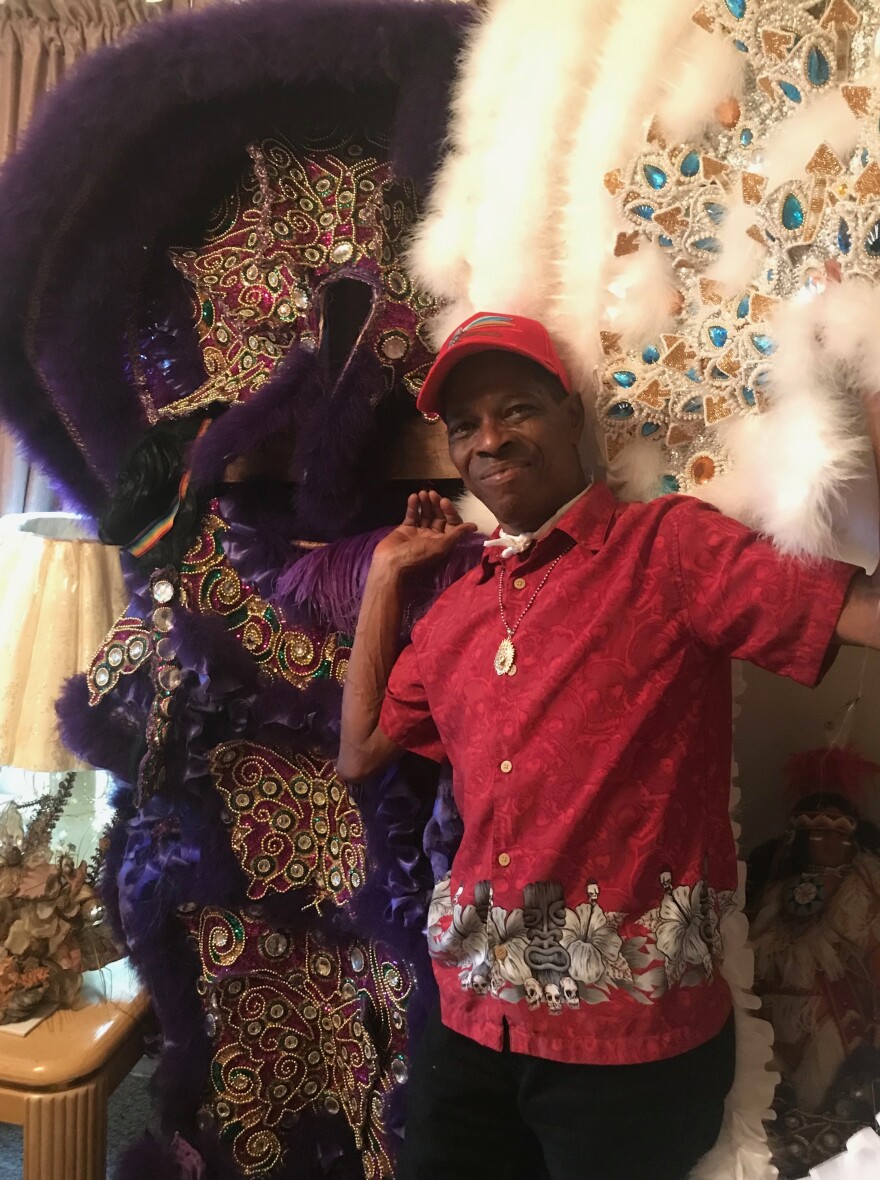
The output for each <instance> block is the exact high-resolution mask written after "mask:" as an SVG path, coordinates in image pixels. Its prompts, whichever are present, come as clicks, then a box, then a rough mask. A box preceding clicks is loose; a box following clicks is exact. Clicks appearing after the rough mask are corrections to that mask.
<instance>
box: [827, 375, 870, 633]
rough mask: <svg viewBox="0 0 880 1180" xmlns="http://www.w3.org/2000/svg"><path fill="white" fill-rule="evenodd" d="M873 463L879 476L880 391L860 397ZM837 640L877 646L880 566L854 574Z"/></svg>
mask: <svg viewBox="0 0 880 1180" xmlns="http://www.w3.org/2000/svg"><path fill="white" fill-rule="evenodd" d="M863 402H864V407H865V418H866V420H867V423H868V434H869V436H870V439H871V449H872V450H873V452H874V463H875V466H876V468H877V474H878V477H880V393H874V394H871V395H869V396H866V397H865V398H864V399H863ZM837 638H838V640H839V641H840V642H841V643H848V644H853V645H855V646H858V647H873V648H880V567H878V568H877V569H876V570H875V571H874V573H873V574H864V573H862V574H856V576H855V577H854V578H853V580H852V583H851V585H850V588H849V593H848V595H847V597H846V601H845V603H844V605H843V610H842V611H841V612H840V618H839V619H838V621H837Z"/></svg>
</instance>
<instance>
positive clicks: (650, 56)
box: [547, 0, 694, 389]
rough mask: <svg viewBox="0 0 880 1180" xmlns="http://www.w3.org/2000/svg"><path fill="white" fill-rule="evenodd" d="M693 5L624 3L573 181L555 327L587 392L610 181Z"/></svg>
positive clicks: (575, 158) (582, 124) (584, 119)
mask: <svg viewBox="0 0 880 1180" xmlns="http://www.w3.org/2000/svg"><path fill="white" fill-rule="evenodd" d="M693 11H694V5H693V2H692V0H663V2H662V3H654V2H652V0H619V3H618V5H617V12H616V19H615V21H614V24H613V25H612V26H611V29H610V31H609V33H608V35H607V37H606V38H605V42H604V45H603V47H602V51H601V56H600V60H599V66H598V69H597V72H596V77H595V80H594V82H593V86H592V88H591V90H590V92H589V94H588V95H587V100H586V104H585V105H584V107H583V110H582V112H581V114H580V120H579V124H578V127H577V131H576V133H575V136H574V140H573V149H572V151H571V152H570V154H569V157H568V161H567V165H566V166H567V175H566V176H565V187H566V192H565V203H564V206H563V207H562V209H561V211H560V213H559V218H560V227H561V235H560V237H559V238H558V240H557V248H556V257H555V259H554V266H555V269H556V271H557V273H558V275H559V296H558V299H556V300H555V301H554V303H553V304H552V305H551V307H550V313H549V319H548V320H547V326H548V328H550V330H551V332H553V333H554V334H555V335H556V336H557V337H558V339H559V340H560V341H562V342H564V345H565V347H566V349H567V350H568V355H567V358H566V359H567V360H568V362H569V364H570V366H571V369H572V377H573V379H574V382H575V384H576V385H577V386H578V387H579V388H581V389H587V388H588V387H589V385H590V383H591V381H592V378H593V376H594V369H595V367H596V365H597V363H598V361H599V334H598V332H599V321H600V319H601V314H602V305H603V302H604V287H605V282H606V276H607V270H608V264H609V261H610V257H611V253H610V252H611V248H612V247H613V245H614V241H615V230H616V228H617V227H618V226H619V219H618V215H617V212H616V209H615V206H614V202H613V201H612V200H611V199H610V197H609V195H608V192H607V190H606V189H605V185H604V176H605V174H606V173H607V172H610V171H612V170H613V169H614V168H616V167H617V166H618V165H619V164H620V163H621V162H622V161H623V160H626V159H628V158H629V157H630V156H631V155H633V154H634V151H636V150H638V146H639V142H640V140H641V137H642V134H643V131H644V129H645V119H646V117H647V115H648V114H649V113H650V112H651V111H653V110H655V109H656V107H657V103H658V100H659V96H660V93H661V87H662V85H663V79H664V77H665V76H666V75H667V72H668V71H670V69H671V66H672V54H673V50H674V48H675V46H676V45H677V44H678V43H679V42H680V40H681V38H682V36H683V34H684V32H685V30H686V29H688V28H689V24H690V20H691V17H692V15H693Z"/></svg>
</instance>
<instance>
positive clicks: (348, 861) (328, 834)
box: [210, 741, 366, 905]
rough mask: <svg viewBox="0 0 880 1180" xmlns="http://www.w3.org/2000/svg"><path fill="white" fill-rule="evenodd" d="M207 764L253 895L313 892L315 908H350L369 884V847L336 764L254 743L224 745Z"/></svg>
mask: <svg viewBox="0 0 880 1180" xmlns="http://www.w3.org/2000/svg"><path fill="white" fill-rule="evenodd" d="M210 759H211V772H212V774H213V776H214V785H215V786H216V787H217V790H218V791H220V793H221V794H222V795H223V797H224V799H225V801H226V805H227V810H228V812H229V814H230V816H231V822H232V848H233V850H234V852H235V854H236V856H237V857H238V859H239V860H240V862H241V865H242V867H243V869H244V871H245V873H246V874H247V877H248V897H250V898H252V899H254V900H259V899H260V898H262V897H264V896H265V895H266V894H267V893H273V892H274V893H286V892H287V891H288V890H290V889H297V888H303V887H311V888H313V889H314V890H315V897H316V900H315V904H316V905H319V904H320V903H321V902H322V901H330V902H332V903H333V904H334V905H345V904H347V903H348V902H350V901H351V900H352V898H353V896H354V894H355V892H356V891H357V890H358V889H359V888H360V886H361V884H362V883H363V881H364V876H365V870H366V842H365V838H364V830H363V823H362V822H361V817H360V813H359V812H358V810H357V808H356V807H355V805H354V803H353V802H352V799H351V797H350V795H349V791H348V787H347V786H346V785H345V784H344V783H343V782H341V781H340V780H339V779H338V778H337V776H336V771H335V769H334V766H333V763H332V762H327V761H326V760H324V759H322V758H320V757H317V756H311V755H307V754H301V753H287V754H281V753H279V752H278V751H276V750H273V749H270V748H269V747H268V746H265V745H258V744H257V743H256V742H249V741H234V742H224V743H223V744H222V745H220V746H217V747H216V749H215V750H213V751H212V752H211V755H210Z"/></svg>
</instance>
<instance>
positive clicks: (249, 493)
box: [220, 479, 299, 599]
mask: <svg viewBox="0 0 880 1180" xmlns="http://www.w3.org/2000/svg"><path fill="white" fill-rule="evenodd" d="M293 496H294V489H293V488H292V486H291V485H290V484H281V483H279V482H277V481H275V480H268V479H267V480H262V479H256V480H249V481H248V482H247V483H243V484H236V485H234V486H233V487H231V488H230V489H229V490H228V491H227V492H226V493H225V494H224V495H223V496H222V497H221V499H220V513H221V515H222V516H223V518H224V519H225V520H226V521H227V522H228V524H229V528H228V529H227V531H226V532H225V533H224V534H223V538H222V544H223V549H224V551H225V553H226V556H227V557H228V558H229V560H230V561H231V562H232V564H233V565H234V566H235V569H236V571H237V573H238V575H239V577H240V578H241V579H242V580H243V581H244V582H247V583H248V584H249V585H251V586H253V588H254V589H255V590H256V592H257V593H258V594H259V595H260V596H261V597H262V598H268V599H271V598H272V597H273V595H274V593H275V585H276V583H277V581H278V573H279V570H281V569H282V568H283V567H284V565H286V563H287V562H288V561H289V560H290V554H291V551H292V549H293V543H294V541H296V540H298V539H299V538H298V535H297V528H296V521H295V519H294V515H293Z"/></svg>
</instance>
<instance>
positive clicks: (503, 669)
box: [495, 545, 574, 676]
mask: <svg viewBox="0 0 880 1180" xmlns="http://www.w3.org/2000/svg"><path fill="white" fill-rule="evenodd" d="M573 547H574V546H573V545H569V546H568V548H567V549H563V551H562V552H561V553H560V554H559V556H558V557H554V559H553V560H552V561H551V562H550V564H549V565H548V566H547V572H546V573H545V574H544V576H543V578H542V579H541V581H540V582H539V583H538V585H537V587H536V589H535V592H534V594H533V595H532V597H531V598H530V599H529V601H528V602H527V603H526V605H525V606H524V607H523V612H522V614H521V615H520V616H519V618H518V619H517V620H516V622H515V623H514V624H513V626H512V627H511V625H510V623H508V621H507V615H506V613H505V611H504V574H505V570H504V566H502V567H501V576H500V577H499V579H498V609H499V610H500V611H501V622H502V623H503V624H504V630H505V631H506V632H507V634H506V635H505V637H504V638H503V639H502V640H501V642H500V643H499V644H498V651H496V653H495V671H496V673H497V674H498V675H499V676H515V675H516V648H515V647H514V646H513V637H514V635H515V634H516V632H517V631H518V630H519V625H520V623H521V622H522V621H523V619H524V618H525V617H526V615H527V614H528V613H529V611H530V610H531V609H532V604H533V603H534V601H535V599H536V598H537V597H538V595H539V594H540V593H541V591H542V590H543V589H544V586H545V585H546V584H547V579H548V578H549V577H550V575H551V574H552V573H553V571H554V569H556V566H557V565H558V564H559V562H560V561H561V560H562V558H563V557H565V555H566V553H568V551H569V549H572V548H573Z"/></svg>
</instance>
